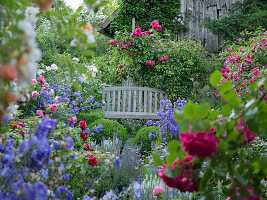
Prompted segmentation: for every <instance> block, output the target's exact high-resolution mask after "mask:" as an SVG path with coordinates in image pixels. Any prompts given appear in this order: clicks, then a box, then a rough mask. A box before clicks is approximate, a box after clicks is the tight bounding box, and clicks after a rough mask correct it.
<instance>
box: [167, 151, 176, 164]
mask: <svg viewBox="0 0 267 200" xmlns="http://www.w3.org/2000/svg"><path fill="white" fill-rule="evenodd" d="M176 158H177V154H170V155H168V156H167V157H166V163H167V164H168V165H171V164H172V163H173V161H175V159H176Z"/></svg>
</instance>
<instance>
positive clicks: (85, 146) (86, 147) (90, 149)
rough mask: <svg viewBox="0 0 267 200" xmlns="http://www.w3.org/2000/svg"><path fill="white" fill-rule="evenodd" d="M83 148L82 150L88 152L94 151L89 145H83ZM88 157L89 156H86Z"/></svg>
mask: <svg viewBox="0 0 267 200" xmlns="http://www.w3.org/2000/svg"><path fill="white" fill-rule="evenodd" d="M83 146H84V147H83V148H84V149H85V150H88V151H95V150H94V149H92V148H91V147H90V145H89V144H84V145H83ZM88 155H89V154H88Z"/></svg>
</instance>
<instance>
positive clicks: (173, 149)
mask: <svg viewBox="0 0 267 200" xmlns="http://www.w3.org/2000/svg"><path fill="white" fill-rule="evenodd" d="M180 146H181V144H180V143H179V142H178V141H177V140H172V141H170V142H169V144H168V148H167V151H168V152H169V153H170V154H173V153H174V154H175V153H177V152H178V151H179V149H180Z"/></svg>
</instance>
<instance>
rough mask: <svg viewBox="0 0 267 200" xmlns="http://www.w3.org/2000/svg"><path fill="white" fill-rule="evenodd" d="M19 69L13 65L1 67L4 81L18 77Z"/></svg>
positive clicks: (0, 72) (0, 71) (0, 70)
mask: <svg viewBox="0 0 267 200" xmlns="http://www.w3.org/2000/svg"><path fill="white" fill-rule="evenodd" d="M18 75H19V73H18V70H17V68H16V67H15V66H13V65H5V66H3V67H2V68H0V76H2V78H3V80H4V81H13V80H14V79H17V78H18Z"/></svg>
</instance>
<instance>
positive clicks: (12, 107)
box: [7, 103, 19, 118]
mask: <svg viewBox="0 0 267 200" xmlns="http://www.w3.org/2000/svg"><path fill="white" fill-rule="evenodd" d="M18 108H19V106H18V105H17V104H14V103H11V104H9V106H8V108H7V113H8V118H13V116H14V115H18V114H19V113H18Z"/></svg>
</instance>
